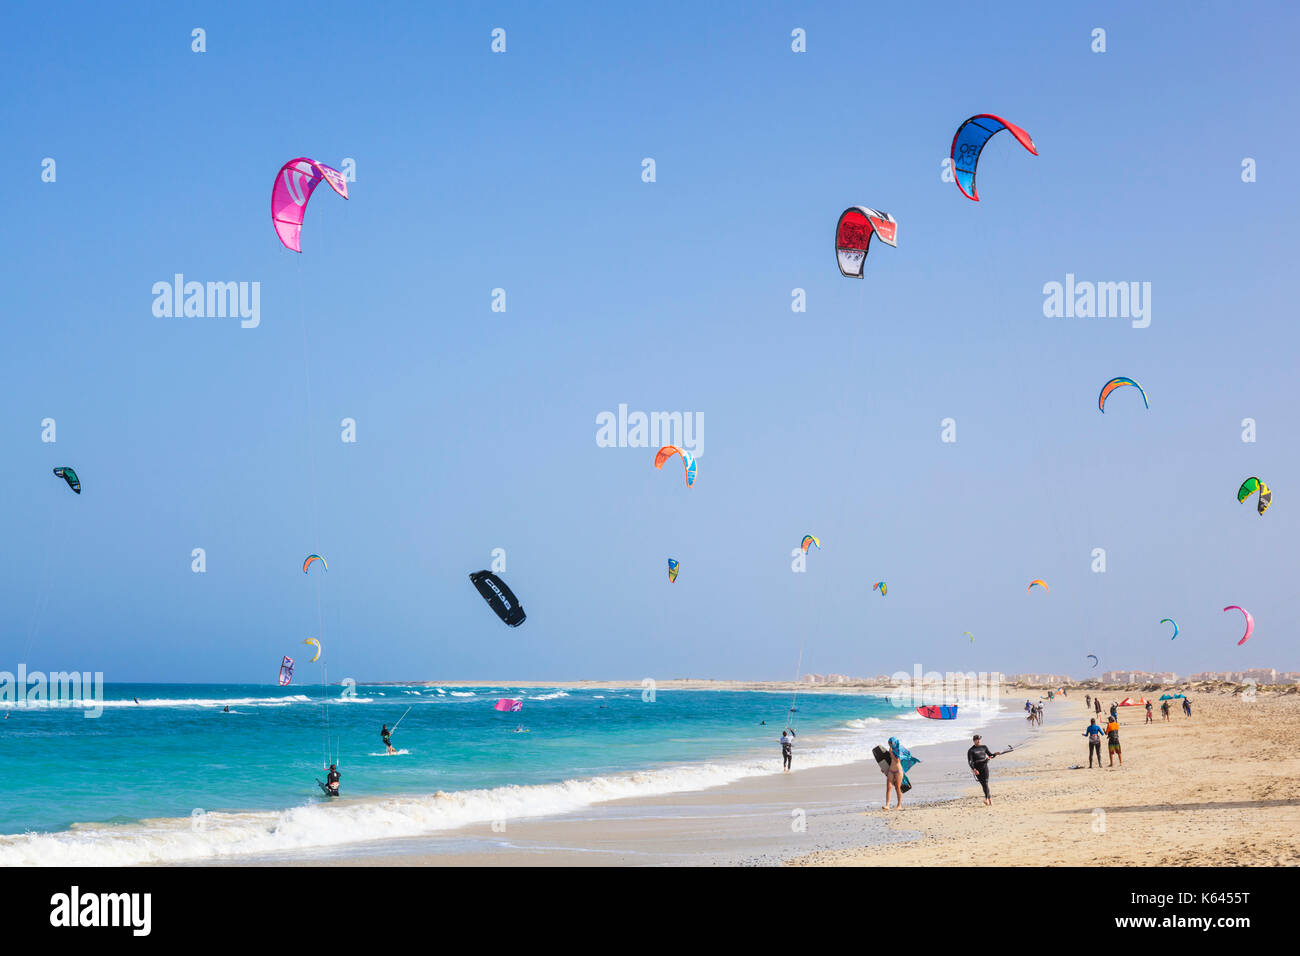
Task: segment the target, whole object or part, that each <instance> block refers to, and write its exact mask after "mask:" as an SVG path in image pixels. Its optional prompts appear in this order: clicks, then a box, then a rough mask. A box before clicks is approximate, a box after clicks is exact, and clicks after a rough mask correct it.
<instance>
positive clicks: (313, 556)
mask: <svg viewBox="0 0 1300 956" xmlns="http://www.w3.org/2000/svg"><path fill="white" fill-rule="evenodd" d="M313 561H319V562H320V566H321V567H322V568H324V569H325V570H326V571H328V570H329V569H330V566H329V564H327V563H326V561H325V559H324V558H322V557H321V556H320V555H319V554H309V555H307V560H305V561H304V562H303V563H302V573H303V574H306V573H307V568H308V567H309V566H310V565H311V563H312V562H313ZM344 577H346V575H344Z"/></svg>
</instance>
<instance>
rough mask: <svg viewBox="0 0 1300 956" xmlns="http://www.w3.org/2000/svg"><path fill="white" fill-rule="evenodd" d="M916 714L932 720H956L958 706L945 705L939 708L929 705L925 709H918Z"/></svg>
mask: <svg viewBox="0 0 1300 956" xmlns="http://www.w3.org/2000/svg"><path fill="white" fill-rule="evenodd" d="M916 712H917V713H918V714H920V715H921V716H922V717H929V718H930V719H931V720H956V718H957V705H956V704H944V705H942V706H938V705H935V704H929V705H927V706H925V707H918V708H916Z"/></svg>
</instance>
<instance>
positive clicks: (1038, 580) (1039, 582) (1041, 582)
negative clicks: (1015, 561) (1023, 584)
mask: <svg viewBox="0 0 1300 956" xmlns="http://www.w3.org/2000/svg"><path fill="white" fill-rule="evenodd" d="M1035 584H1037V585H1038V586H1039V587H1040V588H1042V589H1043V590H1044V591H1047V592H1048V593H1049V594H1050V593H1051V590H1052V589H1051V588H1049V587H1048V586H1047V582H1046V581H1044V580H1042V579H1041V578H1034V579H1033V580H1032V581H1030V582H1029V587H1027V588H1025V593H1026V594H1028V593H1029V592H1030V590H1031V589H1032V588H1033V586H1034V585H1035Z"/></svg>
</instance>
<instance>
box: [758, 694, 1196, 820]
mask: <svg viewBox="0 0 1300 956" xmlns="http://www.w3.org/2000/svg"><path fill="white" fill-rule="evenodd" d="M1062 696H1065V695H1064V693H1063V694H1062ZM1083 701H1084V707H1085V708H1086V709H1088V710H1092V711H1094V712H1095V713H1096V714H1097V717H1093V718H1091V719H1090V720H1089V721H1088V726H1087V727H1086V728H1085V729H1084V732H1083V736H1084V737H1086V738H1087V740H1088V767H1089V769H1091V768H1092V767H1093V759H1094V758H1096V766H1097V768H1098V769H1101V742H1102V738H1103V737H1105V739H1106V748H1107V752H1108V754H1109V757H1110V764H1109V766H1111V767H1114V766H1115V760H1116V758H1118V759H1119V765H1120V766H1121V767H1123V766H1124V751H1123V748H1122V747H1121V745H1120V740H1119V707H1120V705H1119V702H1118V701H1112V702H1111V705H1110V709H1109V711H1108V713H1107V717H1106V723H1105V724H1104V725H1102V724H1099V723H1098V722H1097V720H1098V718H1099V717H1100V716H1101V698H1100V697H1093V696H1092V695H1091V694H1086V695H1084V699H1083ZM1182 701H1183V713H1184V714H1185V715H1186V716H1188V717H1191V716H1192V702H1191V700H1190V699H1188V698H1187V697H1183V698H1182ZM1143 703H1145V704H1146V721H1145V722H1146V723H1148V724H1149V723H1152V722H1153V719H1154V717H1153V705H1152V703H1151V701H1144V702H1143ZM1169 710H1170V701H1169V700H1166V701H1163V702H1162V703H1161V705H1160V711H1161V713H1162V714H1163V716H1164V719H1165V720H1168V719H1169ZM1025 713H1026V715H1027V718H1026V719H1028V720H1029V722H1030V723H1032V724H1037V725H1039V726H1041V725H1042V723H1043V705H1042V701H1041V700H1040V701H1039V703H1037V704H1035V703H1033V702H1031V701H1029V700H1026V701H1025ZM780 744H781V762H782V766H783V769H784V771H785V772H789V770H790V766H791V763H792V761H793V756H794V731H793V730H792V729H789V728H787V729H786V730H784V731H782V732H781V739H780ZM1007 749H1008V750H1010V749H1012V748H1007ZM881 750H884V748H881ZM885 752H886V753H887V754H888V758H887V759H886V758H885V757H881V758H880V760H881V767H880V772H881V773H883V774H884V775H885V805H884V807H883V809H885V810H889V809H891V807H890V800H891V796H892V797H894V798H896V800H895V803H894V806H893V808H892V809H895V810H897V809H901V808H902V806H903V794H904V793H906V792H907V791H908V790H909V789H911V785H910V784H909V783H908V782H907V771H908V770H909V769H911V767H912V765H913V764H917V763H920V762H921V761H920V760H919V759H918V758H916V757H913V756H912V754H911V753H910V752H909V751H908V749H907V748H906V747H904V746H903V745H902V744H901V743H900V742H899V740H898V738H897V737H890V738H889V746H888V749H887V750H886V751H885ZM1006 752H1007V751H1003V750H990V749H989V748H988V747H987V746H986V745H985V744H984V741H983V738H982V737H981V736H980V735H979V734H975V735H974V737H973V738H972V742H971V747H970V749H969V750H967V751H966V763H967V765H968V766H969V767H970V770H971V773H972V774H973V775H974V777H975V779H976V780H977V781H978V782H979V785H980V787H981V788H982V789H983V791H984V805H985V806H986V807H989V806H992V805H993V796H992V794H991V793H990V792H989V761H991V760H992V759H993V758H994V757H999V756H1001V755H1002V754H1003V753H1006ZM878 755H879V751H878Z"/></svg>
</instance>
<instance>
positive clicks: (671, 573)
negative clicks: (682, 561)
mask: <svg viewBox="0 0 1300 956" xmlns="http://www.w3.org/2000/svg"><path fill="white" fill-rule="evenodd" d="M677 568H678V562H677V559H676V558H669V559H668V580H669V582H670V583H673V584H676V583H677Z"/></svg>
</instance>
